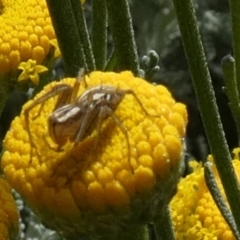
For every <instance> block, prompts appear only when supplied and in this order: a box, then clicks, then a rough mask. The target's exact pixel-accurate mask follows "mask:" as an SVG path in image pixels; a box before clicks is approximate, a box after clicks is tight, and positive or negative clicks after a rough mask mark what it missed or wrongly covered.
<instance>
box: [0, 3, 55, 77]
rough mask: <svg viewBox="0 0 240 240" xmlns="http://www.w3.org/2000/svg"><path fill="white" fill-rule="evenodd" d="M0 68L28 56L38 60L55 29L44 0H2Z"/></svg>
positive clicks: (14, 65) (15, 64) (4, 69)
mask: <svg viewBox="0 0 240 240" xmlns="http://www.w3.org/2000/svg"><path fill="white" fill-rule="evenodd" d="M0 22H1V24H0V25H1V28H0V71H1V72H8V71H9V70H12V69H17V67H18V65H19V63H20V62H24V61H27V60H28V59H30V58H31V59H33V60H36V61H37V63H41V62H42V61H43V59H44V58H45V57H46V55H47V54H48V52H49V48H50V40H51V39H55V33H54V30H53V26H52V23H51V19H50V16H49V12H48V9H47V5H46V1H44V0H39V1H36V0H21V1H12V0H2V1H1V15H0Z"/></svg>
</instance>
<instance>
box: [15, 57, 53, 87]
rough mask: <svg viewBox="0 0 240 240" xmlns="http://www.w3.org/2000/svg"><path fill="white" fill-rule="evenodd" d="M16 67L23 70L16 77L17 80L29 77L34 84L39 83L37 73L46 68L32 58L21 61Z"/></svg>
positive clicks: (44, 70)
mask: <svg viewBox="0 0 240 240" xmlns="http://www.w3.org/2000/svg"><path fill="white" fill-rule="evenodd" d="M18 69H21V70H23V71H22V73H21V74H20V75H19V77H18V81H23V80H28V79H30V80H31V81H32V82H33V83H35V84H36V85H38V83H39V73H43V72H46V71H47V70H48V69H47V68H46V67H44V66H42V65H37V62H36V61H35V60H32V59H29V60H28V61H27V62H21V63H20V64H19V67H18Z"/></svg>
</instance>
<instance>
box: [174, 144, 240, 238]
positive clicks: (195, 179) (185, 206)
mask: <svg viewBox="0 0 240 240" xmlns="http://www.w3.org/2000/svg"><path fill="white" fill-rule="evenodd" d="M239 151H240V149H239V148H238V149H235V150H234V153H235V157H234V160H233V166H234V168H235V171H236V174H237V176H238V178H239V177H240V174H239V173H240V161H239V155H238V153H239ZM209 159H211V160H212V156H210V157H209ZM191 166H192V167H193V170H194V172H193V173H192V174H190V175H188V176H187V177H186V178H184V179H182V180H181V181H180V182H179V184H178V192H177V194H176V195H175V196H174V197H173V199H172V201H171V205H170V207H171V212H172V218H173V225H174V227H175V232H176V239H178V240H183V239H184V240H188V239H189V240H192V239H206V240H212V239H218V240H226V239H228V240H234V239H235V237H234V235H233V233H232V232H231V230H230V228H229V226H228V225H227V223H226V222H225V220H224V218H223V217H222V215H221V213H220V211H219V210H218V208H217V206H216V204H215V202H214V200H213V199H212V196H211V194H210V192H209V191H208V188H207V186H206V184H205V180H204V173H203V168H202V165H201V164H200V163H197V162H192V163H191ZM212 170H213V171H214V175H215V179H216V181H217V183H218V187H219V188H220V190H221V193H222V194H223V196H224V197H225V194H224V191H223V187H222V184H221V181H220V179H219V176H218V174H217V170H216V166H215V165H213V166H212ZM225 198H226V197H225Z"/></svg>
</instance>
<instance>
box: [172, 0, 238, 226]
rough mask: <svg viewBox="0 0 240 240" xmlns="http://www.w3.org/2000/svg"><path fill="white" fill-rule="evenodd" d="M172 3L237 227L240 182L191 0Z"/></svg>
mask: <svg viewBox="0 0 240 240" xmlns="http://www.w3.org/2000/svg"><path fill="white" fill-rule="evenodd" d="M173 3H174V6H175V10H176V14H177V19H178V24H179V27H180V32H181V36H182V41H183V46H184V50H185V54H186V57H187V61H188V65H189V69H190V72H191V76H192V82H193V86H194V89H195V93H196V97H197V100H198V104H199V109H200V112H201V116H202V119H203V124H204V128H205V132H206V135H207V139H208V143H209V146H210V150H211V153H212V155H213V157H214V159H215V163H216V167H217V170H218V172H219V175H220V179H221V181H222V184H223V187H224V190H225V193H226V196H227V199H228V202H229V205H230V208H231V211H232V213H233V216H234V219H235V221H236V225H237V226H238V228H240V214H239V212H240V191H239V184H238V181H237V178H236V175H235V172H234V168H233V166H232V163H231V156H230V153H229V149H228V145H227V142H226V138H225V135H224V132H223V127H222V123H221V120H220V116H219V112H218V108H217V104H216V98H215V95H214V91H213V86H212V82H211V78H210V74H209V71H208V68H207V62H206V57H205V54H204V51H203V46H202V42H201V38H200V34H199V30H198V26H197V19H196V15H195V10H194V7H193V3H192V1H191V0H173ZM238 230H239V229H238Z"/></svg>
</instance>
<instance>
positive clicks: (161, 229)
mask: <svg viewBox="0 0 240 240" xmlns="http://www.w3.org/2000/svg"><path fill="white" fill-rule="evenodd" d="M155 228H156V233H157V237H158V240H174V239H175V237H174V232H173V226H172V221H171V215H170V211H169V208H167V209H166V212H165V214H164V217H163V218H161V219H158V221H156V222H155Z"/></svg>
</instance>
